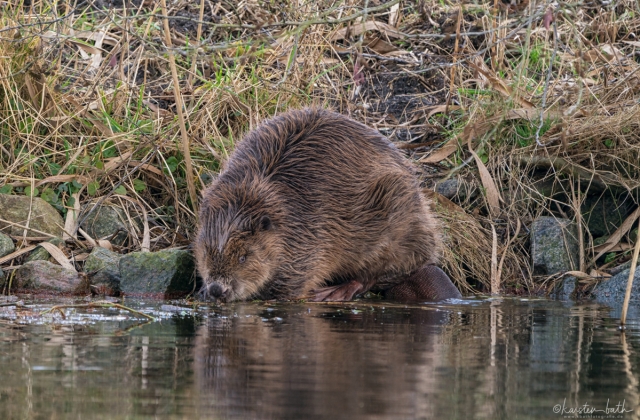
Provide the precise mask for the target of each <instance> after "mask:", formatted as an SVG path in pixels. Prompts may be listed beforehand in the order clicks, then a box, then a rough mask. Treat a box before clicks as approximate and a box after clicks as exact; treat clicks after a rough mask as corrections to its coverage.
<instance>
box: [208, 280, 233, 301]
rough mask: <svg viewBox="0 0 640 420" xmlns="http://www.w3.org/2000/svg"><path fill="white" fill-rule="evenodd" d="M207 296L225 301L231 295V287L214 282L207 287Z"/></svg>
mask: <svg viewBox="0 0 640 420" xmlns="http://www.w3.org/2000/svg"><path fill="white" fill-rule="evenodd" d="M207 294H208V295H209V296H213V297H214V298H216V299H220V300H222V301H225V300H226V299H227V297H228V295H229V286H225V285H224V284H222V283H219V282H217V281H214V282H212V283H210V284H209V285H208V286H207Z"/></svg>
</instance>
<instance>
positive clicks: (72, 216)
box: [62, 193, 80, 240]
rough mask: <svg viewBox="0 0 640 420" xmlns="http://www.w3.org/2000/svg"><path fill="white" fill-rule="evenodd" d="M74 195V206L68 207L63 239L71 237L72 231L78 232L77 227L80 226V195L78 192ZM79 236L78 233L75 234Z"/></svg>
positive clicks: (75, 236)
mask: <svg viewBox="0 0 640 420" xmlns="http://www.w3.org/2000/svg"><path fill="white" fill-rule="evenodd" d="M72 197H73V208H72V209H67V217H66V219H65V221H64V231H63V232H62V239H63V240H67V239H71V235H70V234H71V233H72V232H76V228H77V227H78V215H79V214H80V197H79V196H78V193H74V194H73V195H72ZM73 237H74V238H77V235H74V236H73Z"/></svg>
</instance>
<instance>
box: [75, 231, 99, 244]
mask: <svg viewBox="0 0 640 420" xmlns="http://www.w3.org/2000/svg"><path fill="white" fill-rule="evenodd" d="M78 232H79V233H80V234H81V235H82V236H84V238H85V239H86V240H87V242H89V245H91V246H92V247H96V246H98V244H97V243H96V241H95V240H94V239H93V238H92V237H91V235H89V234H88V233H87V232H85V231H84V230H82V228H81V227H79V228H78Z"/></svg>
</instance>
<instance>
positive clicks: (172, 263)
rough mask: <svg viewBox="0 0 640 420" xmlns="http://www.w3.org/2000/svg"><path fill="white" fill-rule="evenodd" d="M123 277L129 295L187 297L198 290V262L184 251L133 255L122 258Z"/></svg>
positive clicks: (121, 270) (122, 282)
mask: <svg viewBox="0 0 640 420" xmlns="http://www.w3.org/2000/svg"><path fill="white" fill-rule="evenodd" d="M120 278H121V283H120V287H121V290H122V291H123V292H124V293H125V294H163V295H165V296H166V297H169V296H171V297H177V296H184V295H187V294H188V293H190V292H191V291H193V290H194V281H195V262H194V259H193V256H192V255H191V253H190V252H189V251H185V250H180V249H165V250H162V251H158V252H132V253H130V254H127V255H124V256H123V257H122V258H121V259H120Z"/></svg>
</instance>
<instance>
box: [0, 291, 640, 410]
mask: <svg viewBox="0 0 640 420" xmlns="http://www.w3.org/2000/svg"><path fill="white" fill-rule="evenodd" d="M156 306H157V307H158V308H159V307H160V305H159V304H157V305H156ZM141 307H142V308H144V307H145V305H141ZM76 315H77V318H76V321H75V322H73V323H68V324H62V323H54V324H41V325H20V324H18V323H17V321H14V320H12V321H6V320H5V321H2V320H1V319H2V318H1V315H0V366H1V368H0V417H1V418H50V417H52V415H54V413H55V417H57V418H70V417H74V418H125V417H128V418H131V417H135V418H156V417H160V418H296V419H298V418H328V417H335V418H354V419H357V418H367V419H369V418H385V419H386V418H393V419H397V418H464V419H466V418H480V419H483V418H491V419H495V418H505V419H513V418H562V415H561V414H557V413H554V411H553V409H554V406H556V405H560V406H561V405H562V404H564V406H565V409H567V410H569V409H571V408H572V407H584V404H585V403H587V404H589V406H590V407H593V408H595V409H598V410H604V409H605V408H606V406H607V401H608V403H609V407H610V408H615V406H616V404H618V402H623V401H624V404H625V410H633V411H629V412H626V413H625V414H614V415H615V416H618V415H620V416H622V417H610V418H638V413H639V412H640V407H639V404H638V403H639V402H640V401H639V399H638V378H639V375H638V368H639V367H640V366H639V365H640V357H639V356H638V355H639V352H638V350H639V347H640V329H639V325H638V322H637V320H631V322H630V323H629V330H628V332H627V334H626V338H622V337H623V336H621V335H620V334H619V332H618V331H617V325H616V320H614V319H611V318H609V315H608V310H607V309H606V308H603V307H600V306H597V305H581V306H567V305H563V304H562V303H559V302H548V301H518V300H482V301H464V302H460V303H451V304H438V305H421V306H412V307H404V306H398V305H389V304H386V305H381V304H379V303H370V302H357V303H354V304H350V305H319V304H275V305H267V304H251V303H248V304H234V305H228V306H226V307H223V308H217V307H211V308H205V309H203V310H200V311H196V312H195V313H194V314H193V315H191V316H185V317H172V318H168V319H164V320H162V321H160V322H154V323H149V324H142V323H141V322H138V321H136V320H132V319H131V318H129V317H126V316H123V315H122V314H121V313H119V312H117V311H110V310H104V311H93V312H91V313H87V314H84V315H83V314H82V313H77V314H76ZM83 316H84V318H83ZM98 316H99V317H100V318H99V319H100V320H99V321H95V320H94V319H93V318H92V317H98ZM80 320H84V322H80ZM597 413H599V412H596V414H597ZM565 414H567V413H565Z"/></svg>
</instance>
